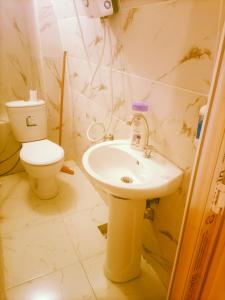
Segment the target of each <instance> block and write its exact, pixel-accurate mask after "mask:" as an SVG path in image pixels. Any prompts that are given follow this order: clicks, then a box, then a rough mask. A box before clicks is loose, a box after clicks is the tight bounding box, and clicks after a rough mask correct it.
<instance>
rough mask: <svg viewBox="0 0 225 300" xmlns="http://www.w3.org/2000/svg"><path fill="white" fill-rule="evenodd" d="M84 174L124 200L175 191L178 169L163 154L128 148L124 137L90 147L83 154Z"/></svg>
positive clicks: (180, 176) (179, 175) (159, 195)
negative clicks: (146, 152) (147, 154)
mask: <svg viewBox="0 0 225 300" xmlns="http://www.w3.org/2000/svg"><path fill="white" fill-rule="evenodd" d="M83 165H84V167H85V169H86V171H87V172H88V174H89V175H90V176H91V177H92V178H93V179H94V180H95V181H96V182H97V183H98V184H99V185H100V186H101V187H102V188H103V189H105V190H107V191H108V192H109V193H110V194H112V195H115V196H118V197H120V198H127V199H145V200H146V199H148V198H149V199H151V198H160V197H164V196H167V195H169V194H171V193H173V192H175V191H176V189H177V188H178V187H179V185H180V182H181V179H182V174H183V173H182V171H181V170H180V169H179V168H178V167H176V166H175V165H174V164H173V163H171V162H170V161H168V160H167V159H166V158H165V157H163V156H161V155H160V154H158V153H156V152H154V151H153V152H152V154H151V157H150V158H145V157H144V155H143V152H142V151H138V150H134V149H132V148H131V147H130V142H129V141H126V140H114V141H109V142H103V143H100V144H97V145H95V146H92V147H90V148H89V149H88V150H87V151H86V152H85V154H84V156H83Z"/></svg>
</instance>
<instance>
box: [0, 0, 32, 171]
mask: <svg viewBox="0 0 225 300" xmlns="http://www.w3.org/2000/svg"><path fill="white" fill-rule="evenodd" d="M28 5H29V3H28V1H25V0H22V1H16V0H8V1H4V0H0V45H1V46H0V175H1V174H9V173H11V172H16V171H19V170H21V166H20V165H19V164H16V163H17V162H18V159H19V153H18V149H19V147H20V145H19V143H18V142H16V141H15V139H14V137H13V135H12V133H11V131H10V127H9V124H8V122H7V119H8V118H7V115H6V111H5V107H4V103H5V102H7V101H9V100H15V99H27V97H28V90H29V88H30V87H32V84H33V77H32V70H31V57H30V40H29V35H28V32H27V23H26V18H25V17H26V13H25V12H26V9H27V6H28ZM9 157H11V158H9ZM8 158H9V159H8ZM14 166H15V167H14ZM10 170H12V171H10Z"/></svg>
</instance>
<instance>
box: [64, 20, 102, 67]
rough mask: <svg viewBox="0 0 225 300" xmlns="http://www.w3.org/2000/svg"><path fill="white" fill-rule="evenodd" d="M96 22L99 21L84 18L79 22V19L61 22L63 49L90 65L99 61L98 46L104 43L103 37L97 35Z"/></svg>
mask: <svg viewBox="0 0 225 300" xmlns="http://www.w3.org/2000/svg"><path fill="white" fill-rule="evenodd" d="M96 22H97V19H90V18H87V17H83V16H82V17H80V18H79V20H78V19H77V18H69V19H60V20H59V28H60V32H61V38H62V43H63V48H64V49H65V50H67V51H68V54H69V55H71V56H75V57H77V58H81V59H86V60H87V61H88V62H89V63H90V62H95V61H97V60H98V56H99V49H98V44H99V43H100V42H101V41H102V37H101V36H98V34H97V30H96ZM81 30H82V31H81Z"/></svg>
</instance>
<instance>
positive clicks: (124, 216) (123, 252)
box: [104, 195, 145, 282]
mask: <svg viewBox="0 0 225 300" xmlns="http://www.w3.org/2000/svg"><path fill="white" fill-rule="evenodd" d="M109 198H110V199H109V223H108V233H107V250H106V260H105V266H104V271H105V275H106V277H107V278H108V279H110V280H112V281H114V282H126V281H128V280H131V279H134V278H135V277H137V276H139V275H140V272H141V270H140V260H141V252H142V235H143V223H144V210H145V200H128V199H127V200H125V199H121V198H119V197H118V198H117V197H114V196H112V195H111V196H109Z"/></svg>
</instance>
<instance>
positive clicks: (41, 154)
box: [20, 139, 64, 165]
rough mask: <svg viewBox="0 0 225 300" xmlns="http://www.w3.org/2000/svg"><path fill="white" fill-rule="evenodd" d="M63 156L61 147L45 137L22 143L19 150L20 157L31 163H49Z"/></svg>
mask: <svg viewBox="0 0 225 300" xmlns="http://www.w3.org/2000/svg"><path fill="white" fill-rule="evenodd" d="M63 157H64V150H63V148H62V147H61V146H59V145H57V144H55V143H53V142H51V141H49V140H46V139H45V140H40V141H35V142H28V143H23V147H22V149H21V150H20V158H21V159H22V160H23V161H25V162H27V163H28V164H31V165H50V164H53V163H55V162H57V161H59V160H61V159H62V158H63Z"/></svg>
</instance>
